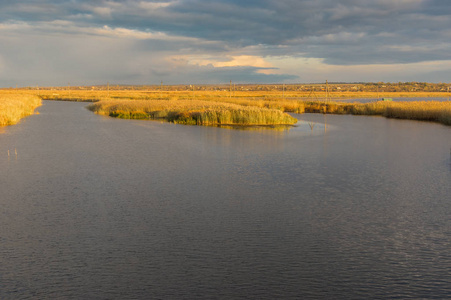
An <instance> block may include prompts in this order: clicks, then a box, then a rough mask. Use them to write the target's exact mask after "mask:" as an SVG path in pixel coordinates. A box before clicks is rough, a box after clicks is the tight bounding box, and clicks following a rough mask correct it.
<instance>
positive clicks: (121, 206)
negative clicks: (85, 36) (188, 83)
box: [0, 101, 451, 299]
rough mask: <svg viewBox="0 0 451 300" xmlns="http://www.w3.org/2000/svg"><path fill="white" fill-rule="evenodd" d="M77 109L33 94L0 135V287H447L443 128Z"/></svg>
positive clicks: (149, 295) (326, 294)
mask: <svg viewBox="0 0 451 300" xmlns="http://www.w3.org/2000/svg"><path fill="white" fill-rule="evenodd" d="M85 106H86V104H84V103H74V102H51V101H44V105H43V106H42V107H40V108H38V111H39V112H40V114H39V115H33V116H30V117H28V118H26V119H24V120H22V121H21V123H20V124H18V125H15V126H10V127H5V128H3V129H2V132H1V133H0V170H1V172H0V214H1V217H0V260H1V268H0V298H1V299H51V298H64V299H240V298H242V299H244V298H246V299H282V298H283V299H290V298H291V299H302V298H304V299H307V298H308V299H332V298H333V299H365V298H373V299H376V298H402V299H405V298H450V297H451V251H450V249H451V218H450V215H451V200H450V199H451V162H450V155H451V153H450V149H451V127H447V126H443V125H440V124H434V123H426V122H417V121H407V120H393V119H386V118H383V117H368V116H351V115H344V116H335V115H327V116H325V115H320V114H305V115H295V116H296V117H297V118H299V119H300V121H299V123H298V124H297V126H296V127H293V128H291V129H290V130H282V131H275V130H258V129H257V130H232V129H224V128H216V127H200V126H184V125H174V124H170V123H160V122H157V121H142V120H122V119H114V118H109V117H102V116H98V115H95V114H93V113H92V112H90V111H88V110H87V109H86V108H85ZM8 150H9V155H8Z"/></svg>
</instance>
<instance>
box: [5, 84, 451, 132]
mask: <svg viewBox="0 0 451 300" xmlns="http://www.w3.org/2000/svg"><path fill="white" fill-rule="evenodd" d="M318 95H319V94H318V93H316V94H315V93H312V91H302V90H293V89H292V90H287V91H284V92H283V93H280V91H279V90H277V89H275V90H269V91H266V90H259V89H255V90H242V89H241V90H233V91H232V90H227V89H217V90H212V89H201V88H198V89H195V88H194V87H193V88H192V90H186V89H185V90H184V89H181V90H175V88H174V87H165V90H164V89H162V88H160V89H153V90H131V89H128V90H125V89H122V90H121V89H115V90H96V89H94V90H87V89H67V90H61V89H59V90H55V89H41V90H30V89H28V90H26V89H23V90H9V91H8V90H3V91H0V97H1V98H0V99H1V100H0V101H2V107H1V111H0V124H2V125H9V124H14V123H16V122H17V121H18V120H19V119H20V118H21V117H23V116H26V115H29V114H30V113H32V112H33V110H34V108H35V107H36V106H38V105H40V99H44V100H62V101H86V102H96V103H95V104H92V105H90V106H89V109H90V110H92V111H93V112H95V113H97V114H102V115H108V116H112V117H118V118H127V119H163V120H166V121H169V122H174V123H181V124H194V125H207V126H216V125H277V124H294V123H296V120H295V118H293V117H291V116H289V115H288V114H286V113H287V112H292V113H300V114H302V113H325V114H354V115H380V116H384V117H388V118H400V119H412V120H423V121H432V122H439V123H442V124H446V125H451V102H450V101H404V102H397V101H394V102H384V101H377V100H378V99H380V98H381V97H390V98H391V97H393V98H397V97H428V96H435V97H438V96H441V97H447V96H448V97H449V94H448V93H437V92H434V93H433V92H424V91H417V92H400V91H394V92H385V93H382V92H377V93H376V92H373V91H354V92H351V91H349V90H346V91H343V92H339V91H335V92H331V93H329V94H328V97H327V98H319V97H317V96H318ZM356 97H360V98H370V99H371V98H373V99H374V101H371V102H369V103H359V102H355V103H350V102H345V101H342V100H340V99H352V98H356Z"/></svg>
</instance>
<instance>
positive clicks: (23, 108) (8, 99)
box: [0, 91, 41, 126]
mask: <svg viewBox="0 0 451 300" xmlns="http://www.w3.org/2000/svg"><path fill="white" fill-rule="evenodd" d="M40 105H41V99H40V98H39V97H37V96H35V95H31V94H20V93H19V94H15V93H10V92H8V93H6V92H3V91H0V126H6V125H13V124H16V123H18V122H19V121H20V119H22V118H24V117H26V116H29V115H31V114H33V112H34V110H35V108H36V107H38V106H40Z"/></svg>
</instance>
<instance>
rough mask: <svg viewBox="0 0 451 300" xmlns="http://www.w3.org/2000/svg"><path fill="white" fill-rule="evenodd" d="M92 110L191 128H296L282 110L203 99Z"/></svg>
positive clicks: (111, 103) (113, 104)
mask: <svg viewBox="0 0 451 300" xmlns="http://www.w3.org/2000/svg"><path fill="white" fill-rule="evenodd" d="M88 108H89V109H90V110H91V111H93V112H95V113H97V114H101V115H108V116H112V117H118V118H124V119H164V120H166V121H169V122H173V123H179V124H190V125H205V126H217V125H282V124H284V125H292V124H295V123H296V122H297V120H296V118H293V117H291V116H290V115H288V114H286V113H283V112H282V111H280V110H276V109H268V108H260V107H255V106H242V105H238V104H234V103H225V102H213V101H201V100H152V101H149V100H102V101H99V102H96V103H93V104H91V105H90V106H89V107H88Z"/></svg>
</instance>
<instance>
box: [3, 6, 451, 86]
mask: <svg viewBox="0 0 451 300" xmlns="http://www.w3.org/2000/svg"><path fill="white" fill-rule="evenodd" d="M0 20H2V21H0V22H1V23H0V55H1V56H2V57H3V60H4V63H3V70H5V69H6V68H8V70H9V71H8V72H10V73H8V74H7V73H6V72H5V71H2V70H0V81H1V82H7V81H8V82H9V81H20V80H21V79H20V78H24V79H22V81H23V82H26V81H27V82H28V81H31V80H32V78H31V75H34V74H37V73H39V68H41V70H45V71H46V73H47V74H48V75H41V76H38V77H39V78H40V79H41V80H42V81H44V80H45V78H48V79H47V80H45V82H50V84H51V82H52V80H57V81H58V79H59V78H62V75H64V76H65V77H70V78H73V79H70V80H71V81H76V80H78V81H79V82H82V81H85V79H86V80H87V79H89V80H97V81H102V80H104V78H106V77H113V74H114V77H115V78H117V80H124V82H129V81H133V82H144V81H150V80H159V77H165V78H168V80H170V79H169V78H173V80H174V81H176V80H175V79H176V78H178V79H177V80H182V79H183V78H182V77H181V76H182V75H183V76H190V77H188V78H189V79H190V78H199V80H200V79H201V78H200V77H199V76H205V77H204V80H206V81H207V80H210V81H214V80H219V79H224V78H225V77H227V76H232V75H234V76H235V77H237V78H243V80H244V79H246V80H251V78H254V81H255V82H257V81H259V80H264V81H265V82H267V81H268V80H286V81H289V80H293V81H296V80H299V78H300V79H301V80H303V81H306V82H310V81H312V80H310V79H309V78H308V76H306V74H305V73H304V72H302V71H301V70H302V69H303V68H306V67H309V68H310V67H311V66H315V67H316V68H317V69H316V70H315V69H312V70H311V71H312V72H311V73H310V74H322V75H321V77H329V76H330V77H332V76H335V75H333V74H335V73H334V72H335V71H334V70H336V67H337V68H341V69H340V70H342V71H343V72H352V71H353V72H357V71H356V70H360V69H359V68H362V69H363V68H368V69H369V70H371V69H374V70H375V71H377V70H378V68H379V66H390V65H393V66H398V69H405V70H411V69H414V68H413V66H416V65H418V64H422V66H424V67H425V68H427V70H425V71H424V72H419V73H417V76H418V79H417V80H429V79H432V78H437V76H438V75H437V74H442V76H445V75H446V74H449V73H451V72H448V71H447V69H442V70H439V71H434V69H433V64H432V65H429V64H427V62H433V63H436V62H440V61H442V62H443V65H448V62H449V61H451V42H450V38H451V30H450V28H451V6H450V5H449V1H448V0H336V1H329V0H303V1H299V0H280V1H272V0H258V1H257V0H247V1H238V0H156V1H144V0H124V1H115V0H92V1H74V0H63V1H61V0H59V1H56V0H40V1H35V0H24V1H0ZM35 49H36V50H35ZM177 57H178V58H179V61H178V62H177V61H176V60H175V59H174V58H177ZM64 58H66V60H67V61H71V62H76V63H74V65H76V68H77V69H80V70H84V72H82V71H80V72H79V73H77V72H74V71H73V70H71V69H70V68H73V64H72V63H68V62H66V60H65V59H64ZM139 60H141V61H139ZM104 61H109V62H110V63H109V64H106V63H103V62H104ZM289 61H291V62H292V63H296V65H293V66H291V65H289V64H286V62H289ZM25 62H28V64H26V63H25ZM407 65H408V66H407ZM400 66H404V67H406V68H400ZM410 67H411V68H410ZM195 72H198V73H195ZM236 72H238V73H239V72H242V73H243V74H245V75H243V76H242V77H240V76H238V75H237V74H238V73H236ZM437 72H438V73H437ZM376 73H377V72H376ZM50 74H59V75H55V76H53V75H50ZM83 74H84V75H83ZM171 74H172V77H171ZM195 74H199V75H195ZM328 74H329V75H328ZM362 74H363V73H362ZM365 74H366V75H365V76H363V77H362V76H360V77H359V76H357V75H356V76H354V77H352V76H351V75H352V74H350V76H345V75H343V77H346V78H349V79H352V78H354V80H356V79H358V78H362V80H367V79H368V78H373V76H371V74H370V73H365ZM378 74H379V76H387V74H384V73H383V72H382V73H378ZM397 74H398V73H397ZM402 74H404V77H405V78H411V77H412V76H415V75H412V74H411V73H407V71H406V72H405V73H402V72H401V73H399V74H398V75H397V76H398V77H399V78H400V79H401V80H402V78H403V76H402ZM443 74H445V75H443ZM270 75H271V76H272V77H271V76H270ZM76 76H79V77H76ZM252 76H254V77H252ZM265 76H266V77H265ZM268 76H269V77H268ZM312 76H313V75H312ZM12 77H14V78H15V79H13V78H12ZM82 77H84V78H82ZM319 77H320V75H318V78H319ZM25 78H28V79H26V80H25ZM77 78H78V79H77ZM228 80H229V79H227V80H226V81H228ZM381 80H382V81H383V80H385V79H384V78H379V79H378V81H381ZM59 81H60V80H59ZM443 81H446V79H443ZM131 83H132V82H131ZM0 84H1V83H0Z"/></svg>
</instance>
